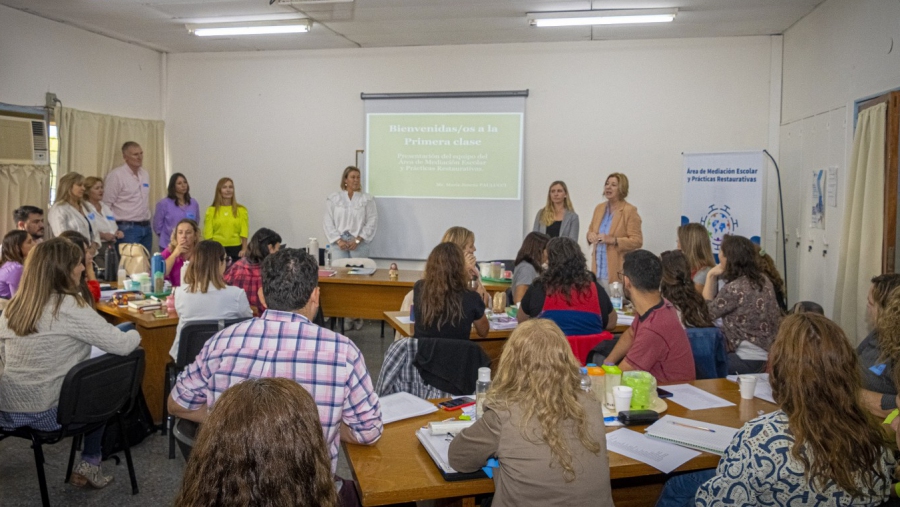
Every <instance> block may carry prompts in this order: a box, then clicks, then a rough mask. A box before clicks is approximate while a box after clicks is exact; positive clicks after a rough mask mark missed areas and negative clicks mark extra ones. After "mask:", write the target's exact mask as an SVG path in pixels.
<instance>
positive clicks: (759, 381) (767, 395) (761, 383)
mask: <svg viewBox="0 0 900 507" xmlns="http://www.w3.org/2000/svg"><path fill="white" fill-rule="evenodd" d="M751 375H753V376H754V377H756V390H755V391H754V392H753V396H754V397H756V398H759V399H761V400H765V401H768V402H769V403H775V398H774V397H773V396H772V384H770V383H769V374H768V373H752V374H751ZM726 378H727V379H728V380H730V381H732V382H734V383H737V378H738V376H737V375H729V376H728V377H726Z"/></svg>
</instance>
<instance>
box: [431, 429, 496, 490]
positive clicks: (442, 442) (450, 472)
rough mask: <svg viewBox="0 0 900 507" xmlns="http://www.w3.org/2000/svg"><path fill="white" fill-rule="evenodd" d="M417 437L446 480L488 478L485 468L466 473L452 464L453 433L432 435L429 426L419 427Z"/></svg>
mask: <svg viewBox="0 0 900 507" xmlns="http://www.w3.org/2000/svg"><path fill="white" fill-rule="evenodd" d="M416 438H418V439H419V442H421V443H422V447H424V448H425V451H427V452H428V455H429V456H431V459H432V461H434V464H435V465H437V469H438V472H440V473H441V476H443V477H444V480H445V481H449V482H453V481H466V480H469V479H487V474H486V473H484V471H483V470H478V471H477V472H472V473H468V474H464V473H462V472H457V471H456V470H454V469H453V468H452V467H451V466H450V460H449V458H448V457H447V455H448V454H449V453H450V442H452V441H453V438H452V437H451V435H449V434H448V435H432V434H431V433H430V432H429V431H428V428H419V429H418V430H416Z"/></svg>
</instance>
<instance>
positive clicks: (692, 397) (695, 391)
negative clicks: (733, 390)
mask: <svg viewBox="0 0 900 507" xmlns="http://www.w3.org/2000/svg"><path fill="white" fill-rule="evenodd" d="M663 389H665V390H666V391H669V392H671V393H672V397H671V398H670V400H671V401H674V402H675V403H677V404H679V405H681V406H682V407H684V408H686V409H688V410H703V409H705V408H719V407H733V406H734V403H732V402H730V401H728V400H726V399H722V398H719V397H718V396H716V395H714V394H710V393H708V392H706V391H704V390H703V389H700V388H699V387H694V386H692V385H690V384H677V385H674V386H663Z"/></svg>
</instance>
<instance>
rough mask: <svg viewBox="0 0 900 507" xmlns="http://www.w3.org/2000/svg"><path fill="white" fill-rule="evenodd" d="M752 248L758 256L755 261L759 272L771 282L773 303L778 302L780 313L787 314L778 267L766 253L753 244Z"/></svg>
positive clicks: (783, 288)
mask: <svg viewBox="0 0 900 507" xmlns="http://www.w3.org/2000/svg"><path fill="white" fill-rule="evenodd" d="M753 246H754V247H755V250H756V254H757V255H758V257H757V258H756V260H757V262H759V269H760V271H762V272H763V274H764V275H766V278H768V279H769V281H770V282H772V288H773V289H774V290H775V301H777V302H778V307H779V308H781V312H782V313H787V310H788V307H787V299H785V296H784V293H785V287H784V279H783V278H781V273H779V272H778V267H776V266H775V259H773V258H772V256H771V255H769V254H768V253H766V251H765V250H763V249H762V247H760V246H759V245H757V244H755V243H754V244H753Z"/></svg>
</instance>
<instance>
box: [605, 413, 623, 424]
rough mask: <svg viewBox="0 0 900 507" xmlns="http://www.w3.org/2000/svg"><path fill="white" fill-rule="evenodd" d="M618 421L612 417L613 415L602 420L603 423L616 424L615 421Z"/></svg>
mask: <svg viewBox="0 0 900 507" xmlns="http://www.w3.org/2000/svg"><path fill="white" fill-rule="evenodd" d="M618 420H619V418H618V417H616V416H614V415H611V416H609V417H604V418H603V422H605V423H608V422H616V421H618Z"/></svg>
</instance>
